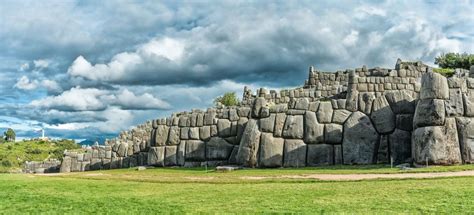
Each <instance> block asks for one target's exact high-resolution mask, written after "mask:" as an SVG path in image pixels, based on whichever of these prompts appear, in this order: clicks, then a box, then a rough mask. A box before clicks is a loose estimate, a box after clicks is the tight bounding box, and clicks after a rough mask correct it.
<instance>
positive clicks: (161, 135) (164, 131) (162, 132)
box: [155, 125, 169, 146]
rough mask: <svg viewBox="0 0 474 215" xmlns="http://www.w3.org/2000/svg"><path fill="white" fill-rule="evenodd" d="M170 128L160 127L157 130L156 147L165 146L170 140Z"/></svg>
mask: <svg viewBox="0 0 474 215" xmlns="http://www.w3.org/2000/svg"><path fill="white" fill-rule="evenodd" d="M168 132H169V127H168V126H166V125H158V127H157V128H156V136H155V144H156V146H164V145H165V144H166V141H167V140H168Z"/></svg>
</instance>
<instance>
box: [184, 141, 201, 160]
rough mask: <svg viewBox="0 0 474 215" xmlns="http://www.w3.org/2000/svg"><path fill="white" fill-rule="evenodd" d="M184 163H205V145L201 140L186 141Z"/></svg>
mask: <svg viewBox="0 0 474 215" xmlns="http://www.w3.org/2000/svg"><path fill="white" fill-rule="evenodd" d="M185 147H186V153H185V157H186V161H205V160H206V143H205V142H203V141H201V140H188V141H186V145H185Z"/></svg>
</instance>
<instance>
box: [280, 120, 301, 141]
mask: <svg viewBox="0 0 474 215" xmlns="http://www.w3.org/2000/svg"><path fill="white" fill-rule="evenodd" d="M282 134H283V137H286V138H291V139H303V135H304V131H303V116H302V115H295V116H292V115H288V116H287V117H286V121H285V125H284V127H283V133H282Z"/></svg>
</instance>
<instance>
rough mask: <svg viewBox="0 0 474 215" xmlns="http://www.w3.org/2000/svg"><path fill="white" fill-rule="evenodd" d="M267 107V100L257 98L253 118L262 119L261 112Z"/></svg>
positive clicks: (253, 108)
mask: <svg viewBox="0 0 474 215" xmlns="http://www.w3.org/2000/svg"><path fill="white" fill-rule="evenodd" d="M266 105H267V101H266V100H265V98H262V97H258V98H256V99H255V100H254V103H253V107H252V117H255V118H260V112H261V111H262V107H265V106H266Z"/></svg>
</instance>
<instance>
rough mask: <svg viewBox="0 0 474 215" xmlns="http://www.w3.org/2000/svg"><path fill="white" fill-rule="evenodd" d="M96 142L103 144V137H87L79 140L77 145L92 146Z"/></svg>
mask: <svg viewBox="0 0 474 215" xmlns="http://www.w3.org/2000/svg"><path fill="white" fill-rule="evenodd" d="M96 141H97V142H98V143H99V145H104V144H105V138H101V137H99V138H95V139H87V140H83V141H81V142H80V143H78V144H79V145H87V146H92V145H94V143H95V142H96Z"/></svg>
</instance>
